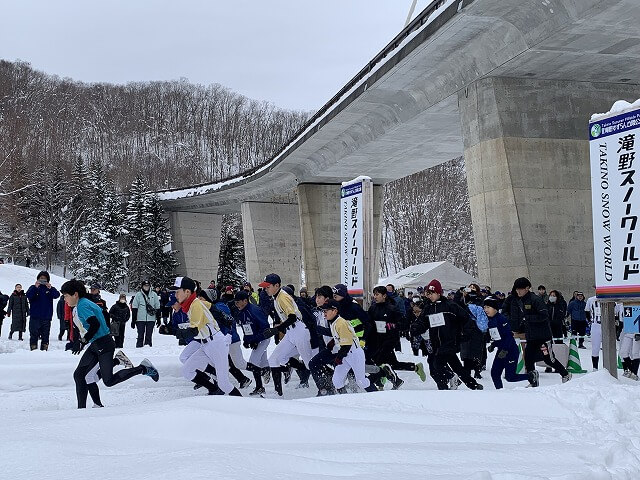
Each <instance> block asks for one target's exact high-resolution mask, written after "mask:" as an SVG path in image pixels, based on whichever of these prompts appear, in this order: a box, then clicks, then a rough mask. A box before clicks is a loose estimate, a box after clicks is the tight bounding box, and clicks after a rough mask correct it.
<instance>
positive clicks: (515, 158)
mask: <svg viewBox="0 0 640 480" xmlns="http://www.w3.org/2000/svg"><path fill="white" fill-rule="evenodd" d="M636 83H637V81H636ZM638 97H640V86H639V85H628V84H624V83H618V84H606V83H589V82H573V81H559V80H537V79H534V78H527V79H523V78H505V77H492V78H484V79H481V80H478V81H476V82H475V83H473V84H471V85H470V86H469V87H468V88H465V89H463V90H461V91H460V92H459V94H458V103H459V108H460V116H461V120H462V133H463V138H464V156H465V163H466V169H467V181H468V185H469V199H470V202H471V216H472V221H473V230H474V236H475V244H476V250H477V255H478V270H479V276H480V280H481V281H482V282H483V283H486V284H488V285H491V286H492V287H493V288H500V289H504V288H511V286H512V283H510V282H513V279H515V278H516V277H519V276H527V277H529V278H530V279H531V282H532V283H533V284H534V288H535V287H536V286H537V285H538V284H540V283H542V284H544V285H545V286H546V287H547V288H548V289H549V288H555V289H559V290H560V291H562V292H563V294H564V295H565V297H567V296H570V295H571V292H572V291H573V290H575V289H590V288H591V286H592V285H593V282H594V270H593V251H592V249H593V240H592V219H591V187H590V163H589V141H588V138H589V132H588V128H589V118H590V116H591V114H592V113H596V112H606V111H608V110H609V108H610V107H611V105H612V104H613V102H614V101H616V100H619V99H621V98H624V99H626V100H631V101H633V100H635V99H637V98H638Z"/></svg>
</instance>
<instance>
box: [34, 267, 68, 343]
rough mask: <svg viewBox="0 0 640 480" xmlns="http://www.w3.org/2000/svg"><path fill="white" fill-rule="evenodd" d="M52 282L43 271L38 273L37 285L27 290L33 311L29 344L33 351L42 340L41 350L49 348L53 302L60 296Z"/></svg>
mask: <svg viewBox="0 0 640 480" xmlns="http://www.w3.org/2000/svg"><path fill="white" fill-rule="evenodd" d="M50 282H51V277H50V276H49V272H47V271H45V270H43V271H42V272H40V273H38V277H37V280H36V283H35V285H31V286H30V287H29V290H27V298H28V299H29V306H30V311H31V320H30V321H29V344H30V346H31V350H36V349H37V348H38V340H40V350H47V349H48V348H49V333H50V332H51V320H52V319H53V301H54V300H55V299H56V298H58V297H59V296H60V292H58V290H56V287H54V286H53V285H51V283H50Z"/></svg>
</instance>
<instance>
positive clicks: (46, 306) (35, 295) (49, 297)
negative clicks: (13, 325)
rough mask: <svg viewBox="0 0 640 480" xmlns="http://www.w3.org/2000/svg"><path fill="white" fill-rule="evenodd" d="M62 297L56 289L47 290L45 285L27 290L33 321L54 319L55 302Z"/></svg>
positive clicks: (33, 286)
mask: <svg viewBox="0 0 640 480" xmlns="http://www.w3.org/2000/svg"><path fill="white" fill-rule="evenodd" d="M59 296H60V292H59V291H58V290H56V287H51V288H47V287H46V286H44V285H38V286H37V287H36V286H35V285H31V286H30V287H29V290H27V298H28V299H29V304H30V305H29V306H30V307H31V308H30V311H31V320H33V319H39V320H49V321H51V319H52V318H53V301H54V300H55V299H56V298H58V297H59Z"/></svg>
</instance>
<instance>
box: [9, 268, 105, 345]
mask: <svg viewBox="0 0 640 480" xmlns="http://www.w3.org/2000/svg"><path fill="white" fill-rule="evenodd" d="M40 271H41V270H40V269H35V268H27V267H21V266H19V265H12V264H2V265H0V291H1V292H2V293H4V294H6V295H11V292H13V290H14V289H15V286H16V283H19V284H21V285H22V288H23V289H24V290H25V291H27V289H28V288H29V287H30V286H31V285H34V284H35V283H36V278H37V276H38V273H39V272H40ZM49 275H50V276H51V285H53V286H54V287H56V288H57V289H58V290H60V287H62V284H63V283H64V282H66V281H67V279H66V278H64V277H61V276H58V275H54V274H52V273H51V272H49ZM100 295H101V296H102V298H104V299H105V300H106V302H107V305H108V306H111V305H113V304H114V303H115V302H117V301H118V295H115V294H113V293H111V292H107V291H104V290H102V291H101V292H100ZM0 348H2V347H1V346H0Z"/></svg>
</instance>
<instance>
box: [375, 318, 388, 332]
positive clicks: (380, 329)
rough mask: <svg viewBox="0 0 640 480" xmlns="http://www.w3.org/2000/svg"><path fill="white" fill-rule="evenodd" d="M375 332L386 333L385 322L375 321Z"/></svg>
mask: <svg viewBox="0 0 640 480" xmlns="http://www.w3.org/2000/svg"><path fill="white" fill-rule="evenodd" d="M376 332H378V333H387V323H386V322H379V321H376Z"/></svg>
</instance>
